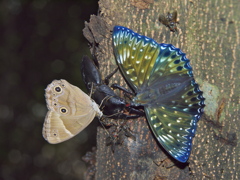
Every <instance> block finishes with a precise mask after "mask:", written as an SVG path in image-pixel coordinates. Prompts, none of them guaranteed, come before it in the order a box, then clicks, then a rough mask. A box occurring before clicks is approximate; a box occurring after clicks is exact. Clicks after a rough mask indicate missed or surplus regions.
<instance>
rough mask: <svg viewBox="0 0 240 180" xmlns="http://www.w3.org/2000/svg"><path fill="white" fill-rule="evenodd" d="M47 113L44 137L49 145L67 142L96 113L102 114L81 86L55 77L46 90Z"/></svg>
mask: <svg viewBox="0 0 240 180" xmlns="http://www.w3.org/2000/svg"><path fill="white" fill-rule="evenodd" d="M45 97H46V102H47V107H48V110H49V111H48V112H47V115H46V118H45V122H44V125H43V131H42V133H43V137H44V139H45V140H46V141H48V142H49V143H50V144H57V143H61V142H63V141H66V140H68V139H70V138H72V137H73V136H75V135H77V134H78V133H79V132H81V131H82V130H83V129H84V128H86V127H87V126H88V125H89V124H90V123H91V122H92V120H93V119H94V117H95V116H97V117H99V118H100V117H102V115H103V114H102V112H101V111H100V109H99V106H98V105H97V104H96V103H95V102H94V101H93V100H92V99H91V98H90V97H89V96H88V95H87V94H85V93H84V92H83V91H82V90H81V89H79V88H78V87H76V86H73V85H72V84H70V83H68V82H67V81H66V80H63V79H61V80H54V81H53V82H52V83H51V84H49V85H48V86H47V88H46V89H45Z"/></svg>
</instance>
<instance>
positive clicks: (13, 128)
mask: <svg viewBox="0 0 240 180" xmlns="http://www.w3.org/2000/svg"><path fill="white" fill-rule="evenodd" d="M97 8H98V3H97V0H58V1H54V0H1V1H0V62H1V65H0V77H1V79H0V87H1V93H0V94H1V96H0V122H1V125H0V143H1V145H0V179H4V180H18V179H21V180H22V179H24V180H43V179H44V180H48V179H51V180H57V179H58V180H61V179H67V180H71V179H73V180H75V179H78V180H79V179H83V176H84V175H83V174H84V172H85V171H86V169H87V164H86V163H85V162H84V161H83V160H82V156H83V155H85V154H86V152H87V151H90V150H91V148H92V147H93V146H95V143H96V128H97V124H98V122H97V120H95V121H94V122H93V123H92V124H91V125H90V126H89V127H87V128H86V130H84V131H83V132H81V133H80V134H79V135H78V136H76V137H75V138H73V139H71V140H69V141H66V142H64V143H61V144H57V145H50V144H48V143H47V142H46V141H45V140H44V139H43V137H42V125H43V122H44V118H45V115H46V112H47V108H46V104H45V98H44V89H45V88H46V87H47V85H48V84H49V83H51V82H52V80H54V79H61V78H62V79H66V80H67V81H69V82H70V83H72V84H74V85H76V86H78V87H80V88H81V89H83V90H85V89H84V88H85V87H84V85H83V84H82V81H81V74H80V61H81V58H82V56H83V55H84V54H88V55H90V52H89V49H88V42H87V41H86V40H85V38H84V37H83V34H82V29H83V28H84V21H89V18H90V15H91V14H96V13H97Z"/></svg>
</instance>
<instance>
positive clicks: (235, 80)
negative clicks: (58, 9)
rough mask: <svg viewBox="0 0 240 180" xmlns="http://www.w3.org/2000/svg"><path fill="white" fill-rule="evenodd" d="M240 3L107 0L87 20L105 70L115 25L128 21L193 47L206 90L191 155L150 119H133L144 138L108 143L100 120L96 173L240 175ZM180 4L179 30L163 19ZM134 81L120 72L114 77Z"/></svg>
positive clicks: (189, 50)
mask: <svg viewBox="0 0 240 180" xmlns="http://www.w3.org/2000/svg"><path fill="white" fill-rule="evenodd" d="M239 9H240V3H239V1H238V0H229V1H223V0H222V1H215V0H199V1H191V0H184V1H181V0H165V1H156V0H155V1H153V0H152V2H151V0H130V1H129V0H100V1H99V15H98V16H95V15H92V16H91V18H90V22H89V23H86V27H85V29H84V31H83V32H84V35H85V37H86V38H87V40H88V41H89V42H90V43H91V44H92V43H93V42H96V44H97V48H96V56H97V59H98V61H99V63H100V71H101V72H102V76H103V77H105V76H106V75H107V74H109V73H110V72H112V71H113V69H114V68H116V66H117V65H116V60H115V58H114V55H113V49H112V37H111V31H112V29H113V27H114V26H115V25H121V26H125V27H128V28H130V29H132V30H134V31H135V32H138V33H139V34H143V35H146V36H148V37H151V38H153V39H155V40H156V41H157V42H159V43H170V44H173V45H174V46H175V47H178V48H180V49H181V50H182V51H183V52H185V53H186V54H187V58H189V59H190V61H191V65H192V68H193V73H194V76H195V80H196V81H197V83H199V85H200V88H201V90H202V91H203V92H204V97H205V98H206V100H205V104H206V107H205V109H204V110H205V114H204V115H203V116H202V118H201V119H200V121H199V122H198V129H197V133H196V136H195V138H194V141H193V149H192V153H191V156H190V158H189V160H188V163H185V164H182V163H178V162H176V161H174V160H173V159H172V158H170V157H169V155H168V154H167V153H166V152H164V150H163V148H162V147H161V145H160V144H159V143H158V142H157V141H156V139H155V138H154V137H153V134H152V132H151V130H150V129H149V126H148V124H147V122H146V119H144V118H139V119H137V120H129V121H128V122H127V123H128V126H129V127H130V129H131V130H132V132H133V134H134V136H135V137H136V140H135V141H134V140H133V139H132V138H126V139H124V141H123V143H122V144H121V145H117V146H115V151H114V153H113V152H112V150H111V147H109V146H106V137H107V134H106V131H105V130H104V129H103V128H102V127H99V128H98V136H97V152H96V164H95V165H96V172H95V179H104V180H107V179H109V180H113V179H136V180H141V179H144V180H149V179H150V180H153V179H171V180H173V179H178V180H179V179H184V180H186V179H240V177H239V172H240V163H239V162H240V158H239V157H240V146H238V139H239V135H240V123H239V120H240V118H239V116H240V112H239V106H240V105H239V104H240V97H239V94H240V83H239V77H240V60H239V59H240V51H239V48H240V43H239V41H240V32H239V31H240V11H239ZM173 10H176V11H177V13H178V21H179V24H178V25H177V26H178V32H175V33H174V32H170V30H169V28H167V27H166V26H164V25H163V24H161V23H160V22H159V20H158V18H159V15H160V14H166V13H167V12H172V11H173ZM111 80H112V81H111V82H112V83H113V82H114V83H118V84H120V85H123V86H125V87H127V85H126V83H125V81H124V79H123V78H122V76H121V75H120V72H118V73H117V74H116V75H114V77H113V78H112V79H111Z"/></svg>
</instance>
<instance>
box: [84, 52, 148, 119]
mask: <svg viewBox="0 0 240 180" xmlns="http://www.w3.org/2000/svg"><path fill="white" fill-rule="evenodd" d="M116 70H117V69H116ZM116 70H115V71H114V72H113V73H112V74H110V75H109V76H107V77H106V78H105V81H103V80H102V78H101V75H100V72H99V70H98V68H97V67H96V65H95V64H94V63H93V61H92V60H91V59H90V58H88V57H87V56H84V57H83V59H82V68H81V73H82V77H83V81H84V83H85V85H86V87H87V89H88V91H89V93H90V94H91V97H92V99H94V101H95V102H96V103H97V104H99V105H100V109H101V110H102V112H103V114H104V115H106V116H107V117H110V118H113V119H133V118H138V117H140V116H143V115H144V113H143V112H142V111H139V110H137V109H131V108H128V107H127V106H126V105H127V102H126V101H125V99H123V98H121V97H120V96H118V95H117V94H115V92H114V91H113V90H112V89H111V88H110V87H109V86H108V80H109V78H110V77H112V75H113V74H114V73H115V72H116ZM129 110H131V112H132V113H133V114H134V115H127V114H124V112H125V111H129Z"/></svg>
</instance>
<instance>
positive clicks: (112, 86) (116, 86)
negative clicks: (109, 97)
mask: <svg viewBox="0 0 240 180" xmlns="http://www.w3.org/2000/svg"><path fill="white" fill-rule="evenodd" d="M111 88H113V89H119V90H121V91H123V92H124V93H126V94H130V95H135V94H134V93H132V92H131V91H130V90H128V89H126V88H124V87H122V86H120V85H119V84H116V83H114V84H112V85H111Z"/></svg>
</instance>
